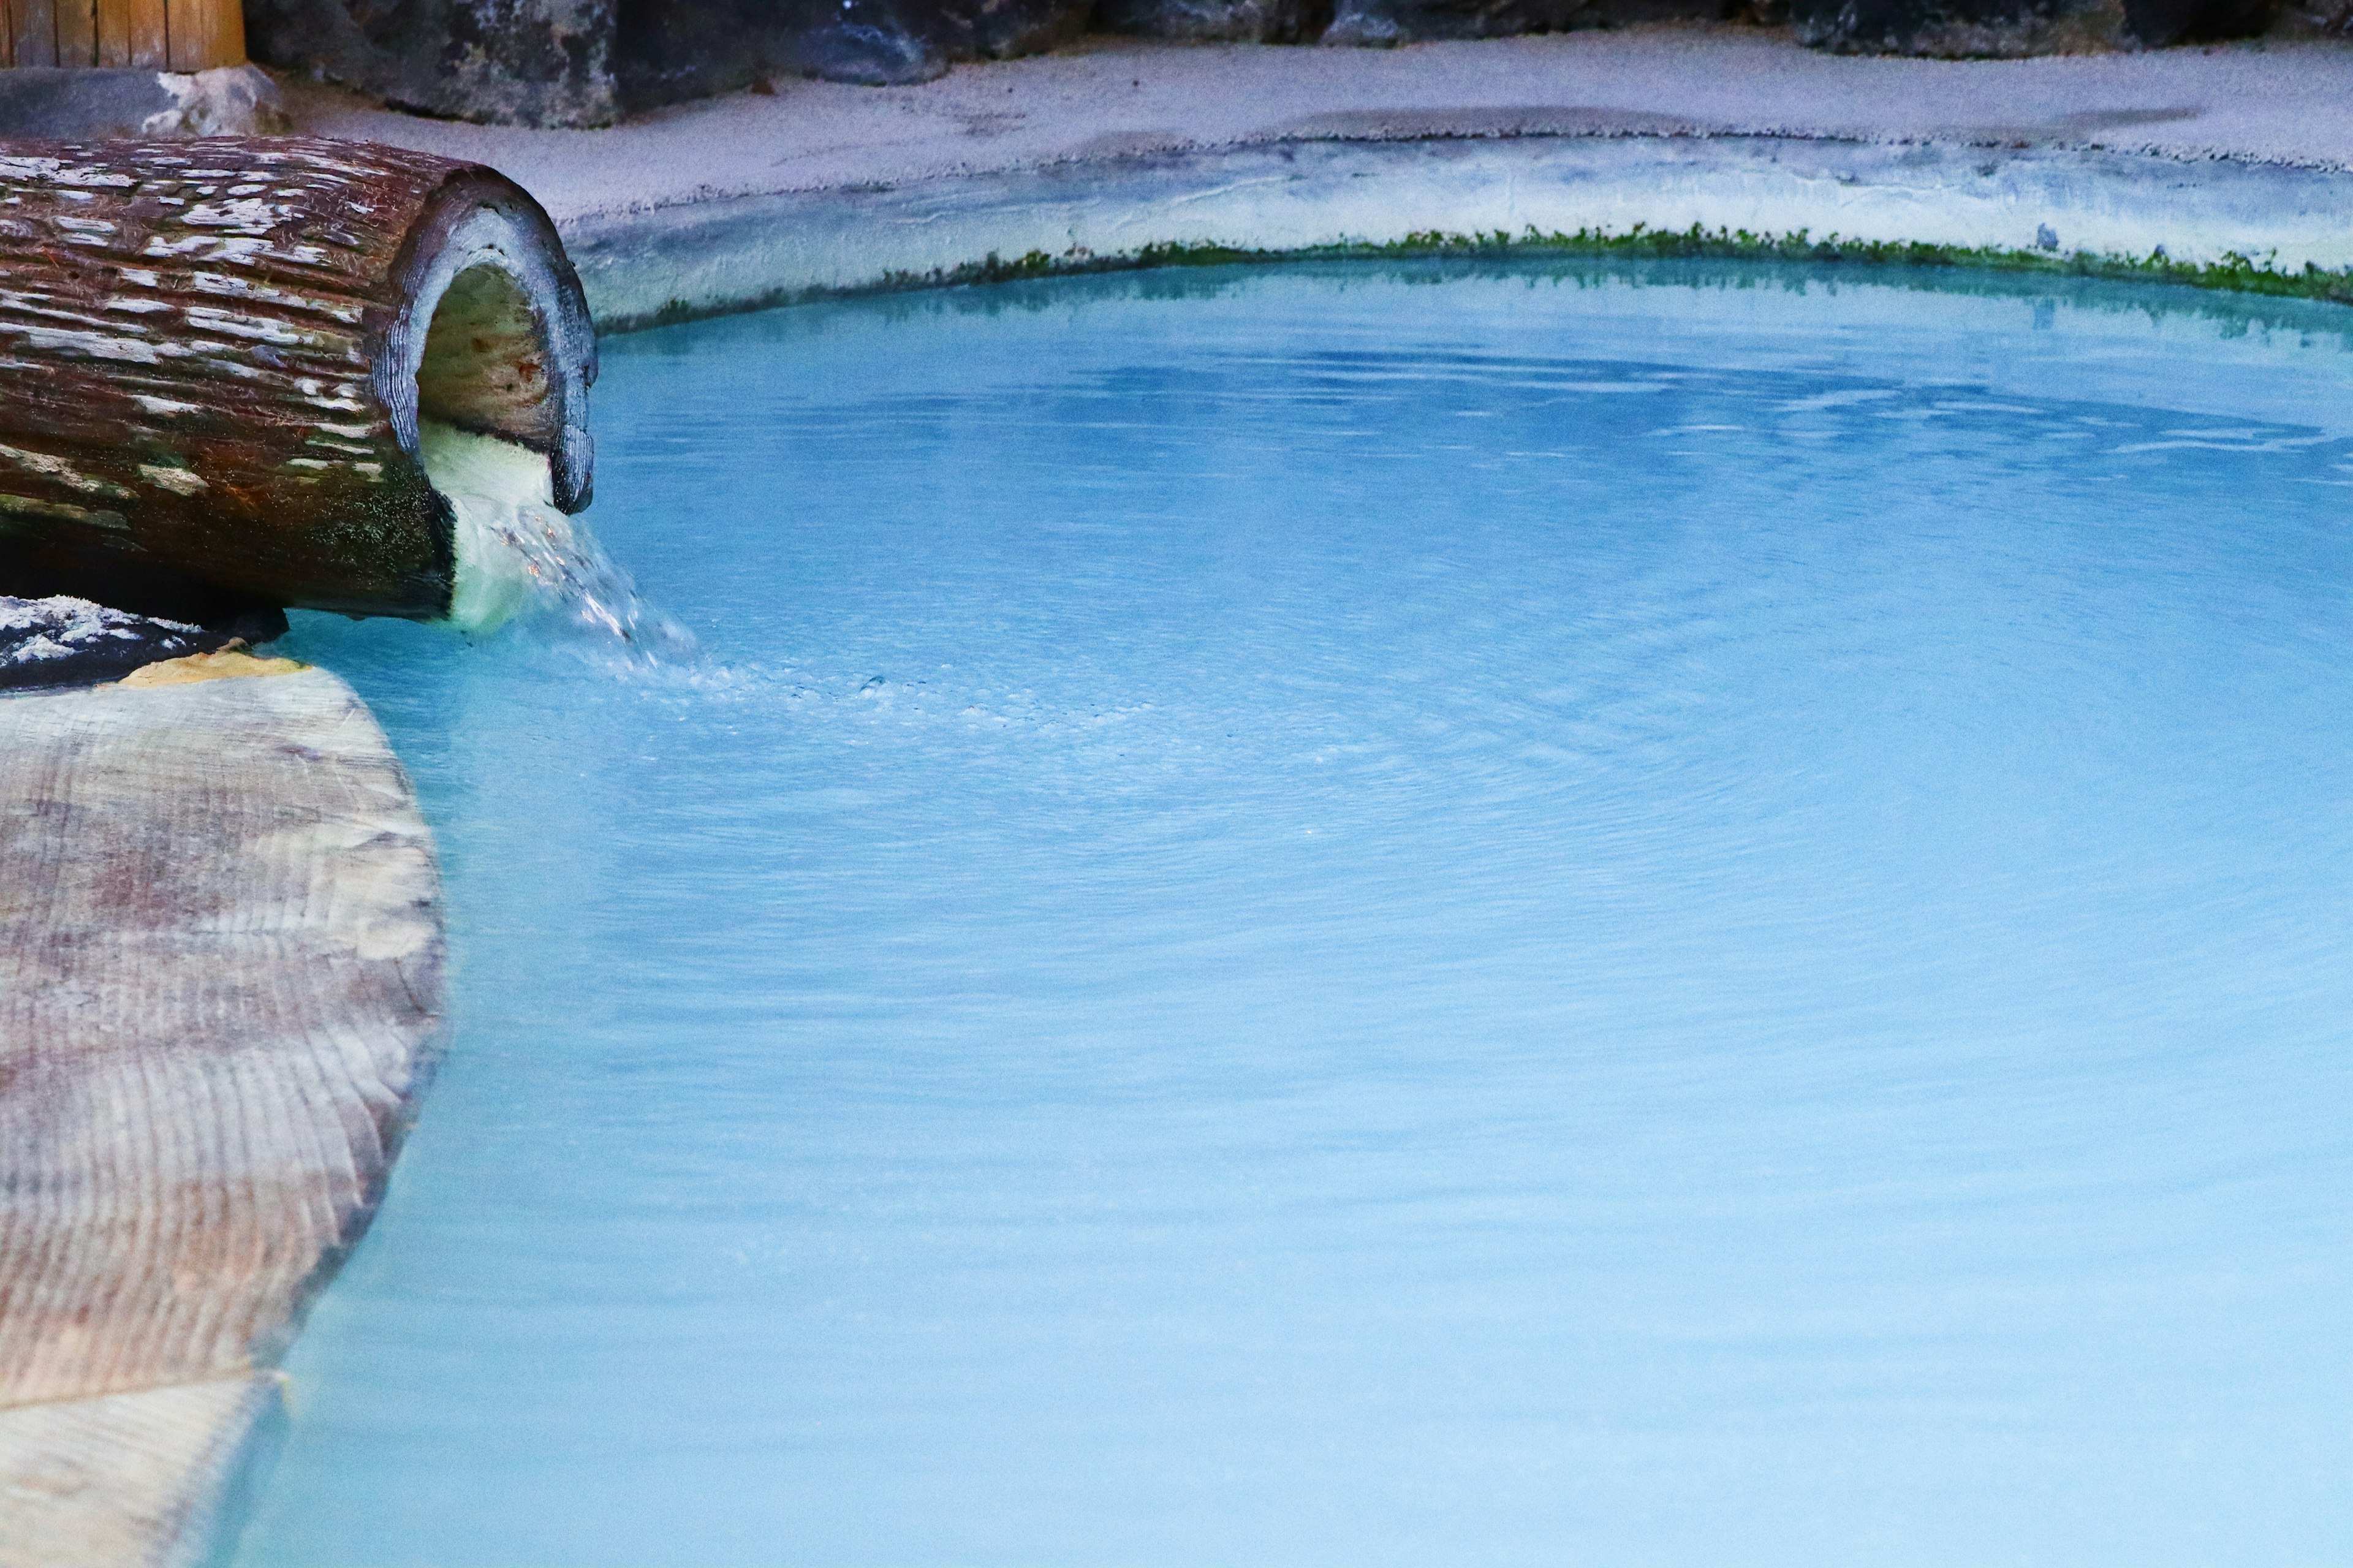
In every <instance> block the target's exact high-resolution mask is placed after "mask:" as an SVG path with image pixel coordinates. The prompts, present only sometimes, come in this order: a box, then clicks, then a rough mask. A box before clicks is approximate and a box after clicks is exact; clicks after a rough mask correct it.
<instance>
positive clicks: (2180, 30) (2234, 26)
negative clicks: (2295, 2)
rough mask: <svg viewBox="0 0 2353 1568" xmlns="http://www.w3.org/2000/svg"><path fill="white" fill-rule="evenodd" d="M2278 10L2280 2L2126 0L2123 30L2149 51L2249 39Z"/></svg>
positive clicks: (2269, 0)
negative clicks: (2222, 39) (2221, 40)
mask: <svg viewBox="0 0 2353 1568" xmlns="http://www.w3.org/2000/svg"><path fill="white" fill-rule="evenodd" d="M2279 11H2280V5H2279V0H2125V31H2126V32H2127V33H2130V34H2131V35H2132V37H2133V39H2134V41H2135V42H2137V43H2141V44H2146V45H2147V46H2149V47H2152V48H2161V47H2164V46H2166V45H2168V44H2205V43H2212V42H2214V41H2216V40H2218V39H2221V38H2252V37H2254V36H2255V35H2256V34H2258V33H2261V32H2263V31H2264V30H2265V29H2266V28H2268V27H2269V26H2271V25H2272V22H2273V20H2274V18H2275V17H2276V16H2278V15H2279Z"/></svg>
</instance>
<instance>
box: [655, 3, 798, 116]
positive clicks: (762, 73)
mask: <svg viewBox="0 0 2353 1568" xmlns="http://www.w3.org/2000/svg"><path fill="white" fill-rule="evenodd" d="M828 9H831V10H835V11H838V10H839V5H838V4H837V5H834V6H832V7H826V6H823V5H820V4H818V0H620V4H619V5H618V7H617V11H616V13H615V17H614V22H615V31H614V38H613V54H612V61H613V76H614V82H615V86H616V89H617V92H618V94H619V96H620V100H621V103H622V105H623V106H624V107H625V108H628V109H648V108H651V107H653V106H655V105H657V104H664V103H677V102H679V101H681V100H685V99H690V98H707V97H709V96H711V95H712V94H713V93H721V92H735V91H738V90H740V89H744V88H747V87H756V86H758V85H760V84H761V83H763V82H765V80H767V79H768V78H770V77H772V76H779V75H797V74H800V73H801V68H800V67H799V66H798V65H797V63H796V62H795V60H794V58H793V47H794V43H795V40H796V39H797V38H799V37H801V36H802V35H804V34H806V33H808V32H810V31H811V30H812V29H815V28H817V27H819V26H824V25H825V23H826V22H827V21H828V20H830V18H829V17H828V16H825V15H824V13H825V11H826V10H828Z"/></svg>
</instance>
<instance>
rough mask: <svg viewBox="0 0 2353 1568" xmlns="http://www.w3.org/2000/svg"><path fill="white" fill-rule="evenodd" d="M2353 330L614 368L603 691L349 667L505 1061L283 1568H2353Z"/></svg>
mask: <svg viewBox="0 0 2353 1568" xmlns="http://www.w3.org/2000/svg"><path fill="white" fill-rule="evenodd" d="M2347 326H2348V317H2347V316H2346V315H2345V313H2344V312H2342V311H2341V310H2339V311H2331V310H2323V309H2320V308H2318V307H2307V306H2303V305H2296V304H2281V303H2277V302H2260V303H2253V304H2250V303H2246V302H2242V301H2233V300H2226V299H2219V298H2208V297H2202V296H2199V295H2195V294H2190V293H2187V292H2180V291H2156V290H2134V289H2121V288H2110V287H2095V286H2085V287H2083V288H2081V289H2074V290H2072V291H2068V290H2064V289H2062V290H2060V291H2057V292H2047V291H2046V292H2035V291H2031V290H2021V289H2009V288H2006V287H2000V286H1991V285H1974V286H1971V285H1966V284H1965V285H1964V286H1963V287H1962V288H1961V289H1957V290H1953V291H1936V290H1931V289H1926V288H1918V287H1912V286H1908V285H1906V284H1905V283H1904V281H1903V275H1900V274H1865V275H1861V277H1860V278H1858V276H1857V275H1855V274H1842V275H1833V274H1830V273H1824V272H1810V271H1804V270H1773V269H1761V268H1731V267H1725V268H1705V267H1690V268H1683V267H1659V268H1647V269H1641V268H1637V269H1630V270H1629V269H1611V268H1594V267H1590V266H1583V265H1560V266H1549V267H1535V268H1505V269H1497V270H1489V271H1483V272H1466V271H1462V270H1460V269H1450V268H1442V267H1438V266H1434V265H1433V266H1428V267H1407V268H1361V269H1349V268H1326V269H1315V268H1303V269H1286V270H1269V271H1258V272H1241V273H1235V272H1204V273H1185V274H1161V275H1145V276H1138V277H1134V278H1127V279H1096V280H1090V281H1083V282H1072V283H1058V284H1052V285H1039V286H1029V285H1022V286H1013V287H1006V288H1000V289H988V290H975V291H961V292H950V293H941V294H934V295H928V296H919V297H904V298H896V299H885V300H870V301H862V302H856V303H848V304H839V305H827V306H819V307H810V308H806V309H800V310H790V311H782V312H776V313H773V314H769V315H765V316H755V317H744V318H739V319H734V320H730V321H714V322H710V323H705V324H702V325H698V326H690V327H682V328H675V329H669V330H665V331H658V332H651V333H647V334H645V335H643V336H639V337H632V338H625V339H619V340H613V341H609V342H607V344H606V345H605V374H604V380H603V382H602V384H600V385H599V387H598V389H597V394H596V397H597V403H596V422H597V431H598V441H599V448H600V454H601V462H600V468H599V473H598V476H597V490H598V494H599V496H600V497H601V498H602V499H601V500H600V502H599V504H598V507H597V509H596V514H595V521H596V527H597V529H598V531H599V532H600V533H601V534H602V535H603V537H604V539H605V540H606V542H607V545H608V547H609V548H610V550H611V551H612V552H613V554H614V555H615V556H617V558H618V559H620V560H621V561H623V562H625V563H628V566H629V567H630V568H631V570H632V571H633V572H634V573H635V574H636V575H637V577H638V581H639V583H640V584H641V585H642V586H643V588H644V589H645V591H646V592H647V594H648V595H649V596H650V597H651V598H652V599H653V600H654V601H655V602H657V603H659V604H660V605H663V606H665V607H666V608H667V609H668V610H669V611H670V612H671V613H672V614H674V615H675V616H677V617H678V618H679V620H680V621H681V622H682V623H683V624H684V625H685V626H687V627H688V628H690V629H691V632H692V633H693V634H694V636H695V637H697V638H699V639H700V642H701V645H702V656H701V658H700V660H699V661H697V662H689V663H684V664H681V665H673V666H668V667H664V668H657V669H652V670H638V671H635V672H631V673H627V674H626V675H623V676H619V677H617V676H616V674H615V673H614V672H613V671H612V670H610V669H607V668H600V667H599V666H598V665H597V664H596V663H595V662H594V661H587V660H583V659H581V658H577V657H575V655H573V654H571V653H567V652H565V651H563V650H561V649H550V648H547V647H540V646H536V645H534V644H533V642H532V641H530V640H529V639H528V638H521V637H510V638H506V639H503V640H497V641H493V642H491V643H490V644H488V645H486V646H483V647H476V648H466V647H461V646H459V645H458V644H456V643H455V642H453V641H451V640H449V639H447V638H443V637H437V635H436V634H433V633H431V632H429V631H427V630H424V629H421V628H417V627H410V626H385V625H366V626H345V625H343V624H342V623H339V622H334V621H332V620H329V619H327V618H324V617H302V618H300V620H299V624H298V627H297V630H296V633H295V636H294V637H293V638H292V639H291V640H290V645H289V651H294V652H299V653H300V654H301V655H302V656H303V657H306V658H314V659H318V660H320V661H322V662H324V663H326V664H328V665H331V666H332V667H333V668H336V669H338V670H340V671H342V672H343V673H345V674H346V675H348V676H349V677H350V678H351V679H353V681H354V682H355V683H356V684H358V686H359V687H360V688H361V689H362V690H363V691H364V693H365V694H366V696H367V697H368V699H369V700H370V701H371V702H372V703H374V704H375V706H376V708H377V710H378V711H379V713H380V714H381V715H382V716H383V718H384V720H385V724H386V725H387V727H388V728H389V729H390V730H391V731H392V733H393V735H394V738H395V740H396V742H397V744H398V746H399V748H400V750H401V752H402V754H403V756H404V757H405V758H406V760H407V761H408V763H409V765H410V767H411V768H412V770H413V771H414V773H415V774H416V776H417V784H418V787H419V789H420V791H421V793H422V795H423V796H424V799H425V803H426V807H427V814H428V816H430V817H431V819H432V820H433V822H434V824H435V826H436V830H437V832H438V835H439V838H440V843H441V846H442V849H443V853H444V857H445V862H446V871H447V876H448V905H449V914H450V921H451V934H452V942H453V948H454V952H455V955H456V960H457V982H456V996H455V1014H456V1019H457V1028H458V1033H457V1037H456V1042H455V1046H454V1048H453V1051H452V1054H451V1056H450V1058H449V1059H448V1064H447V1066H446V1067H445V1068H444V1069H443V1073H442V1077H441V1081H440V1083H439V1085H438V1088H437V1089H436V1091H435V1094H434V1097H433V1098H432V1100H430V1102H429V1103H428V1105H427V1110H426V1114H425V1118H424V1120H423V1121H422V1123H421V1124H420V1126H419V1128H418V1130H417V1133H416V1135H415V1137H414V1139H413V1140H412V1142H411V1146H410V1148H409V1150H408V1152H407V1154H406V1157H405V1159H404V1161H403V1163H402V1165H401V1167H400V1170H399V1173H398V1175H397V1178H396V1181H395V1183H394V1184H393V1190H392V1193H391V1195H390V1198H389V1200H388V1202H387V1204H386V1205H385V1210H384V1212H383V1215H382V1216H381V1217H380V1218H379V1219H378V1221H377V1223H376V1226H375V1231H374V1233H373V1234H372V1235H371V1236H370V1237H369V1239H368V1240H367V1242H366V1243H365V1245H364V1247H361V1248H360V1250H359V1252H358V1254H357V1256H356V1257H355V1258H354V1259H353V1262H352V1264H351V1266H350V1268H348V1269H347V1271H346V1272H345V1274H344V1276H343V1279H341V1280H340V1281H339V1282H338V1284H337V1285H336V1286H335V1287H334V1289H332V1291H330V1292H329V1293H328V1294H327V1295H326V1296H325V1297H324V1298H323V1300H322V1302H321V1303H320V1305H319V1307H318V1309H317V1311H316V1313H315V1315H314V1318H313V1321H312V1322H311V1328H310V1331H309V1332H308V1334H307V1336H306V1337H305V1338H304V1339H303V1340H302V1341H301V1343H300V1344H299V1346H298V1347H297V1349H296V1351H295V1352H294V1354H293V1356H292V1357H291V1359H290V1363H289V1366H290V1371H291V1373H292V1374H293V1380H294V1381H293V1384H292V1388H293V1394H292V1401H293V1415H292V1419H291V1422H290V1428H289V1430H288V1432H287V1434H286V1442H285V1447H284V1451H283V1454H282V1456H281V1458H280V1459H279V1461H278V1463H277V1464H276V1466H275V1468H273V1469H271V1470H270V1471H269V1473H268V1475H267V1476H266V1477H265V1478H264V1479H262V1481H261V1483H260V1485H259V1488H258V1491H257V1496H256V1498H255V1500H254V1502H253V1504H252V1522H251V1527H250V1528H249V1529H248V1531H247V1534H246V1536H245V1540H244V1544H243V1546H242V1549H241V1552H240V1553H239V1556H238V1561H239V1562H240V1563H245V1564H248V1565H249V1568H258V1565H261V1564H293V1563H301V1564H308V1565H311V1568H330V1565H343V1564H370V1565H377V1568H382V1565H387V1564H426V1563H432V1564H440V1565H443V1568H459V1565H468V1564H492V1563H498V1564H512V1563H535V1564H567V1565H569V1564H580V1565H588V1564H638V1565H651V1564H670V1563H676V1564H697V1565H706V1568H707V1565H712V1564H722V1563H806V1564H823V1565H827V1568H849V1565H860V1564H878V1565H879V1564H892V1565H896V1568H923V1565H928V1564H1006V1565H1008V1568H1011V1565H1018V1568H1043V1565H1049V1564H1065V1563H1067V1564H1103V1563H1150V1564H1207V1563H1218V1564H1233V1563H1250V1564H1274V1565H1284V1568H1289V1565H1293V1564H1309V1563H1332V1564H1348V1565H1350V1568H1373V1565H1377V1564H1382V1563H1399V1564H1439V1563H1445V1564H1471V1563H1592V1564H1610V1565H1633V1564H1642V1565H1652V1564H1692V1565H1699V1564H1707V1565H1711V1568H1714V1565H1725V1564H1807V1565H1810V1568H1823V1565H1836V1564H1857V1565H1862V1564H1871V1565H1874V1568H1878V1565H1885V1564H1916V1563H1951V1564H1971V1565H1979V1564H1984V1563H1995V1562H2021V1563H2053V1564H2068V1565H2080V1564H2094V1563H2101V1564H2105V1563H2116V1564H2127V1563H2128V1564H2133V1565H2135V1568H2161V1565H2167V1564H2192V1563H2196V1564H2211V1563H2221V1562H2232V1563H2257V1562H2260V1563H2265V1564H2289V1563H2341V1562H2342V1560H2343V1559H2342V1552H2343V1550H2344V1547H2345V1543H2346V1542H2348V1540H2353V1501H2348V1498H2353V1493H2348V1489H2347V1488H2346V1487H2345V1486H2344V1477H2345V1476H2346V1474H2347V1473H2348V1469H2353V1436H2348V1427H2347V1423H2346V1419H2345V1411H2346V1409H2347V1407H2348V1400H2353V1377H2348V1361H2347V1358H2346V1356H2345V1354H2344V1353H2343V1352H2344V1312H2345V1309H2344V1302H2345V1301H2346V1300H2347V1299H2348V1293H2353V1250H2348V1247H2347V1239H2348V1238H2347V1236H2346V1228H2347V1226H2346V1215H2347V1213H2348V1205H2347V1198H2348V1192H2353V1179H2349V1178H2353V1160H2348V1134H2347V1132H2346V1130H2345V1120H2344V1119H2345V1110H2346V1107H2347V1103H2348V1097H2347V1089H2348V1076H2353V1075H2348V1068H2347V1059H2348V1057H2347V1044H2348V1036H2353V927H2348V915H2353V909H2348V904H2353V810H2348V806H2353V798H2348V797H2353V658H2348V647H2353V595H2348V589H2353V542H2348V527H2347V522H2348V506H2353V396H2348V392H2353V356H2348V340H2347V338H2346V336H2345V331H2346V328H2347Z"/></svg>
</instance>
